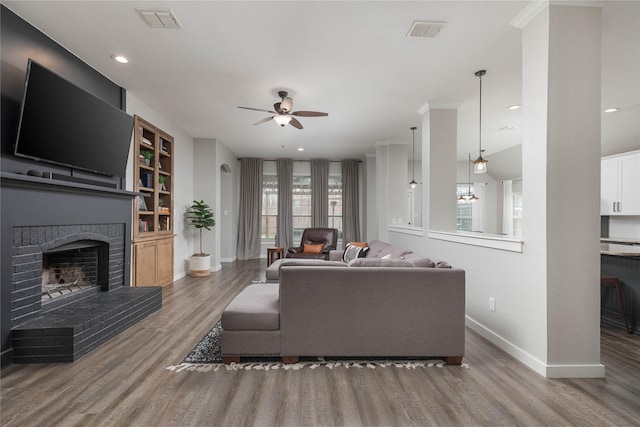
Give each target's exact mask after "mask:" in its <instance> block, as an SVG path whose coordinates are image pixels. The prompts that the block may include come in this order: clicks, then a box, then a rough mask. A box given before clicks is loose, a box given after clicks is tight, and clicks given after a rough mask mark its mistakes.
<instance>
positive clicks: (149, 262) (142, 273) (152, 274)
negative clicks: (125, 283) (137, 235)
mask: <svg viewBox="0 0 640 427" xmlns="http://www.w3.org/2000/svg"><path fill="white" fill-rule="evenodd" d="M157 259H158V245H157V244H156V242H145V243H136V244H135V245H133V262H134V264H135V277H134V285H135V286H158V283H157V275H156V270H157V268H156V264H157V261H156V260H157Z"/></svg>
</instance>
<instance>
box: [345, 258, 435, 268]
mask: <svg viewBox="0 0 640 427" xmlns="http://www.w3.org/2000/svg"><path fill="white" fill-rule="evenodd" d="M435 266H436V264H435V263H434V262H433V261H431V260H430V259H429V258H425V257H422V258H412V259H393V258H384V259H383V258H358V259H354V260H353V261H350V262H349V267H425V268H433V267H435Z"/></svg>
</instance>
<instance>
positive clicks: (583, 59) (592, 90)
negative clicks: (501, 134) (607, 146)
mask: <svg viewBox="0 0 640 427" xmlns="http://www.w3.org/2000/svg"><path fill="white" fill-rule="evenodd" d="M520 27H521V28H523V32H522V41H523V53H522V55H523V67H522V69H523V76H522V86H523V94H522V95H523V96H522V100H523V144H522V155H523V165H522V166H523V173H522V174H523V201H524V206H523V212H524V218H523V221H524V223H523V224H524V226H523V240H524V241H525V251H526V253H527V255H528V256H529V257H531V260H530V262H528V263H527V276H528V277H531V279H532V283H533V284H536V287H538V289H537V291H536V292H537V293H538V294H539V295H540V296H541V298H540V301H545V302H546V313H544V312H543V314H546V316H542V317H543V318H545V319H546V322H547V325H546V335H547V336H546V360H544V363H545V364H546V366H547V372H546V376H547V377H597V376H603V375H604V367H603V366H602V365H601V364H600V328H599V323H600V317H599V316H600V315H599V303H600V286H599V271H600V255H599V236H600V212H599V199H600V118H601V113H600V108H601V105H600V61H601V59H600V45H601V29H600V9H599V8H597V7H573V6H554V5H551V6H547V7H545V8H544V9H543V10H542V11H540V13H538V14H537V15H536V16H535V17H534V18H533V19H531V20H530V21H528V22H527V23H526V24H524V25H521V26H520ZM514 285H515V284H514ZM536 310H545V308H544V307H539V308H536Z"/></svg>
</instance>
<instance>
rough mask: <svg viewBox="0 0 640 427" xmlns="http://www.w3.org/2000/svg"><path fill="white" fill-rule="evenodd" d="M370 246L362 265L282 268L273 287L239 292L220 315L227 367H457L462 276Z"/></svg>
mask: <svg viewBox="0 0 640 427" xmlns="http://www.w3.org/2000/svg"><path fill="white" fill-rule="evenodd" d="M369 245H370V247H371V248H372V249H370V253H369V254H368V255H367V258H359V259H355V260H351V261H350V262H348V263H347V262H343V261H338V260H336V259H335V256H336V255H333V254H332V257H333V258H332V259H333V260H332V261H331V260H330V261H322V260H306V261H304V262H303V260H283V261H282V262H280V263H279V264H280V265H278V266H277V269H276V268H273V269H272V273H273V274H275V272H277V274H278V277H277V281H278V282H279V283H256V284H252V285H249V286H248V287H247V288H245V289H244V290H243V291H242V292H241V293H240V294H238V296H236V298H235V299H234V300H233V301H232V302H231V303H230V304H229V306H228V307H227V308H226V309H225V310H224V313H223V315H222V328H223V332H222V355H223V358H224V361H225V363H230V362H234V361H239V360H240V357H242V356H279V357H282V358H283V361H285V363H287V362H288V363H290V362H295V361H297V360H298V357H300V356H326V357H331V356H337V357H388V358H393V357H408V356H429V357H444V358H445V359H446V361H447V363H449V364H460V363H461V362H462V357H463V356H464V340H465V326H464V325H465V272H464V270H461V269H456V268H450V267H449V266H448V265H446V263H443V262H440V263H435V262H433V261H431V260H429V259H427V258H423V257H419V256H416V255H414V254H411V253H410V251H405V250H402V249H400V248H397V247H393V246H392V245H388V244H384V242H380V244H378V243H377V241H376V242H369ZM373 248H375V249H376V250H375V251H373ZM378 249H380V250H378ZM338 252H342V251H338ZM370 255H374V256H373V257H371V258H370V257H369V256H370ZM375 255H379V256H378V257H376V256H375ZM387 255H389V256H387ZM274 264H275V263H274ZM274 264H272V265H274ZM438 265H439V266H440V267H446V268H438Z"/></svg>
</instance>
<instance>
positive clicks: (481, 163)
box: [473, 70, 488, 173]
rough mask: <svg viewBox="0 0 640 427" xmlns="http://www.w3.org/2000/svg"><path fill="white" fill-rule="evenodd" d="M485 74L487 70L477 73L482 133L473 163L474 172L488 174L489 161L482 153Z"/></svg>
mask: <svg viewBox="0 0 640 427" xmlns="http://www.w3.org/2000/svg"><path fill="white" fill-rule="evenodd" d="M485 74H487V70H480V71H476V72H475V75H476V77H478V79H479V80H480V120H479V129H480V132H479V135H478V142H479V144H480V146H479V153H478V158H477V159H475V160H474V161H473V163H474V164H475V166H474V168H473V172H475V173H485V172H487V162H488V160H485V159H483V158H482V153H483V152H484V150H483V149H482V76H484V75H485Z"/></svg>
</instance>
